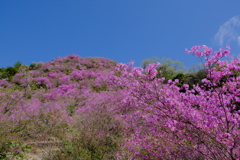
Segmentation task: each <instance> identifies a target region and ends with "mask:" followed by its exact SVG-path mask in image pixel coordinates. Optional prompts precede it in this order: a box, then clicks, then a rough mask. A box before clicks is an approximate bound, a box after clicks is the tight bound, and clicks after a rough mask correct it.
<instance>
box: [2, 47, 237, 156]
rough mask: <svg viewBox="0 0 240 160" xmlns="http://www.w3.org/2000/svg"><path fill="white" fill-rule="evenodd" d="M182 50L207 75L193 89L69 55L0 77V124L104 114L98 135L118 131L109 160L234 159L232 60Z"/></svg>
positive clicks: (151, 72)
mask: <svg viewBox="0 0 240 160" xmlns="http://www.w3.org/2000/svg"><path fill="white" fill-rule="evenodd" d="M186 51H187V53H189V54H194V55H196V56H198V57H203V58H204V59H205V61H206V70H207V73H208V75H207V77H206V78H205V79H203V80H202V83H203V85H195V86H194V87H193V89H189V86H188V85H187V84H184V85H182V86H181V87H178V86H177V85H176V84H177V83H178V80H177V79H175V80H169V81H168V83H167V84H166V83H164V80H165V79H164V78H157V77H156V76H157V74H158V73H159V72H158V70H157V68H158V66H159V65H160V64H150V65H149V66H148V67H147V68H146V69H143V68H135V67H133V62H131V63H129V64H121V63H119V64H117V63H116V62H114V61H111V60H107V59H104V58H80V57H79V56H77V55H69V56H67V57H64V58H57V59H55V60H53V61H51V62H48V63H41V64H38V65H37V68H36V69H34V70H23V71H21V72H20V73H18V74H16V75H15V76H14V77H13V80H12V82H11V83H9V82H7V81H6V80H0V87H1V88H0V89H2V90H0V100H1V101H0V106H1V107H0V124H4V125H5V126H6V128H7V129H8V131H11V132H13V131H15V130H14V128H17V127H18V126H19V124H21V123H22V122H23V121H24V122H26V121H27V122H28V123H35V124H38V125H40V126H41V125H44V123H43V122H44V120H48V121H49V122H50V124H51V125H56V124H59V123H60V122H61V124H64V125H63V126H66V125H72V124H73V123H74V124H76V123H77V124H79V125H81V124H83V121H87V120H88V119H90V118H92V117H90V115H91V116H92V115H95V116H96V117H98V118H99V117H101V116H105V117H106V116H107V117H109V119H110V120H111V123H106V125H108V127H106V128H108V129H107V130H102V131H101V132H99V136H100V135H101V136H103V135H105V136H106V135H109V134H111V133H112V132H113V131H115V132H116V131H118V130H119V132H120V131H121V133H119V135H120V136H121V138H120V140H118V143H119V144H118V146H119V150H118V151H116V157H115V158H116V159H127V158H126V157H127V156H128V159H226V160H228V159H240V98H239V96H240V77H239V76H237V74H236V72H238V71H239V70H240V60H239V59H238V58H235V59H234V60H232V61H223V60H221V58H223V57H225V56H228V55H229V52H230V47H229V46H227V48H226V49H223V48H221V49H220V51H217V52H214V53H212V49H211V48H208V47H207V46H205V45H204V46H195V47H193V48H192V49H191V50H190V51H189V50H186ZM6 88H7V89H8V91H6V90H3V89H6ZM183 88H184V89H185V91H184V92H180V90H181V89H183ZM99 119H100V118H99ZM99 119H98V120H99ZM110 120H109V121H110ZM119 124H121V125H119ZM119 126H121V127H122V128H123V130H121V129H120V128H119ZM90 129H91V128H89V130H90Z"/></svg>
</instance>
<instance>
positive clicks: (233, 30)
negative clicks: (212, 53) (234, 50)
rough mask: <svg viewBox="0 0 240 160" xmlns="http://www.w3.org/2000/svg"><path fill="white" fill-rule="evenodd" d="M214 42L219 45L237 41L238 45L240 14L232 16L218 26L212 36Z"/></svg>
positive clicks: (239, 42)
mask: <svg viewBox="0 0 240 160" xmlns="http://www.w3.org/2000/svg"><path fill="white" fill-rule="evenodd" d="M214 42H215V43H217V44H218V45H220V46H224V45H226V44H231V43H237V44H238V46H240V15H238V16H234V17H232V18H231V19H229V20H228V21H227V22H225V23H224V24H223V25H222V26H220V28H219V30H218V32H217V33H216V34H215V36H214Z"/></svg>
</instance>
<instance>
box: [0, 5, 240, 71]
mask: <svg viewBox="0 0 240 160" xmlns="http://www.w3.org/2000/svg"><path fill="white" fill-rule="evenodd" d="M239 8H240V1H239V0H165V1H164V0H0V56H1V58H0V67H7V66H12V65H13V64H14V63H15V62H16V61H18V60H20V61H22V62H23V63H24V64H27V65H29V64H30V63H31V62H39V61H43V62H48V61H50V60H52V59H55V58H57V57H64V56H67V55H69V54H78V55H80V56H81V57H105V58H109V59H112V60H116V61H118V62H121V63H128V62H129V61H131V60H134V61H135V66H140V64H141V61H142V60H144V59H147V58H151V57H153V56H158V57H159V58H163V57H165V58H171V59H173V60H179V61H181V62H184V64H185V65H186V66H188V67H189V66H191V65H192V64H195V63H198V61H197V60H196V59H195V58H194V57H193V56H191V55H187V54H186V53H185V51H184V49H185V48H189V49H190V48H191V47H192V46H193V45H203V44H205V45H208V46H211V47H213V48H214V49H218V48H219V47H220V46H225V44H230V45H231V46H232V51H233V52H234V54H236V55H237V54H239V53H240V51H239V50H240V16H239V15H240V9H239Z"/></svg>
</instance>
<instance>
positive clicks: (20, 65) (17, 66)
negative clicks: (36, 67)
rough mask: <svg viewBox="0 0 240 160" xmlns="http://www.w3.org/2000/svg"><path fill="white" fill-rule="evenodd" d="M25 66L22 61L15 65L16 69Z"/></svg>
mask: <svg viewBox="0 0 240 160" xmlns="http://www.w3.org/2000/svg"><path fill="white" fill-rule="evenodd" d="M22 66H23V63H22V62H21V61H17V62H16V63H15V64H14V68H17V69H19V68H20V67H22Z"/></svg>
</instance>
